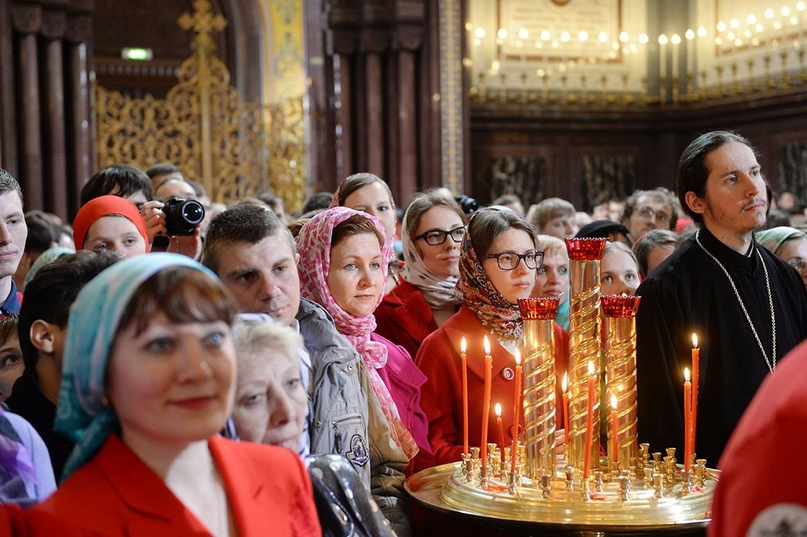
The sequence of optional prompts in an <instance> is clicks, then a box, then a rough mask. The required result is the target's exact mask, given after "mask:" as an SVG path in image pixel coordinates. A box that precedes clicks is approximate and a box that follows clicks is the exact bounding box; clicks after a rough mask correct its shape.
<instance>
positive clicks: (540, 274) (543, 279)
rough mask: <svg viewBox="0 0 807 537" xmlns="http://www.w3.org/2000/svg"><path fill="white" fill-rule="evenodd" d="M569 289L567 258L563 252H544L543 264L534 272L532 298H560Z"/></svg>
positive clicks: (553, 250)
mask: <svg viewBox="0 0 807 537" xmlns="http://www.w3.org/2000/svg"><path fill="white" fill-rule="evenodd" d="M568 288H569V257H568V256H567V255H566V252H565V251H561V250H556V249H552V250H545V251H544V262H543V263H542V264H541V266H540V267H538V269H537V270H536V275H535V287H534V288H533V291H532V296H534V297H542V296H552V297H554V296H560V295H562V294H563V293H566V292H567V290H568Z"/></svg>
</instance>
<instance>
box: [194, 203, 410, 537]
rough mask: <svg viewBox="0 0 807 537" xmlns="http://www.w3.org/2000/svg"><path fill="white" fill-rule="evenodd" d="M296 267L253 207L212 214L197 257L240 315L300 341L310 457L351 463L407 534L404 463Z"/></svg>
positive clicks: (276, 230) (282, 238) (290, 242)
mask: <svg viewBox="0 0 807 537" xmlns="http://www.w3.org/2000/svg"><path fill="white" fill-rule="evenodd" d="M298 261H299V256H298V255H297V247H296V244H295V242H294V239H293V237H292V236H291V233H290V232H289V230H288V229H287V228H286V227H285V226H283V225H282V224H281V223H280V221H279V220H278V218H277V216H276V215H275V213H274V212H272V211H271V210H269V209H267V208H265V207H262V206H258V205H254V204H242V205H238V206H235V207H232V208H230V209H228V210H226V211H224V212H223V213H221V214H219V215H218V216H216V218H214V219H213V221H212V222H211V223H210V226H209V227H208V231H207V239H206V241H205V244H204V250H203V254H202V263H203V264H204V265H205V266H207V267H208V268H210V269H211V270H212V271H213V272H215V273H216V274H217V275H218V276H219V278H221V280H222V282H223V283H224V285H225V286H226V287H227V288H228V289H229V290H230V292H231V293H232V294H233V296H234V297H235V298H236V301H237V302H238V305H239V308H240V310H241V312H242V313H265V314H267V315H269V316H270V317H272V318H273V319H274V320H275V321H276V322H281V323H284V324H286V325H288V326H290V327H292V328H293V329H295V330H297V331H299V333H300V335H302V336H303V340H304V344H305V350H306V353H305V354H304V356H301V371H302V376H303V383H304V384H305V386H306V391H307V392H308V397H309V414H308V437H309V441H310V452H311V453H312V454H315V455H316V454H323V453H334V454H338V455H342V456H344V457H345V458H347V459H348V460H349V461H350V462H351V463H353V466H354V467H355V468H356V470H357V471H358V472H359V474H360V475H362V476H363V477H364V481H365V483H366V484H367V485H368V488H371V490H372V493H373V496H374V498H375V500H376V502H377V503H378V504H379V506H380V508H381V510H382V512H384V515H385V516H386V517H387V519H389V520H390V522H391V523H392V524H393V527H394V529H395V530H396V532H398V534H399V535H401V534H402V533H403V534H408V532H409V527H408V526H409V524H408V520H407V519H406V515H405V514H404V511H405V510H406V507H407V499H406V495H405V493H404V492H403V477H404V476H403V470H404V468H405V467H406V465H407V464H408V462H409V461H408V460H407V457H406V455H404V454H403V451H402V450H401V449H400V448H399V447H398V446H397V445H396V444H395V442H394V441H393V440H392V438H391V437H390V430H389V422H387V420H386V418H385V417H384V416H383V413H382V411H381V408H380V404H379V402H378V399H377V398H376V396H375V394H374V392H373V390H372V387H371V385H370V379H369V374H368V373H367V370H366V367H365V365H364V362H363V361H362V360H361V357H360V356H359V355H358V353H357V352H356V350H355V348H353V346H352V345H351V344H350V343H349V342H348V341H347V340H346V339H345V338H344V337H343V336H342V335H340V334H339V333H338V332H337V330H336V327H335V325H334V324H333V320H332V319H331V317H330V316H329V315H328V313H327V312H326V311H325V310H324V309H323V308H322V307H320V306H319V305H317V304H315V303H313V302H311V301H308V300H305V299H301V298H300V279H299V274H298V271H297V262H298ZM371 485H372V487H371Z"/></svg>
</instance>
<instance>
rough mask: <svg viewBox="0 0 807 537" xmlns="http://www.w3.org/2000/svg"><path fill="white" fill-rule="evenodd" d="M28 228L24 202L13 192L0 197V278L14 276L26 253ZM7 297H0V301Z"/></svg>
mask: <svg viewBox="0 0 807 537" xmlns="http://www.w3.org/2000/svg"><path fill="white" fill-rule="evenodd" d="M27 238H28V226H26V225H25V215H24V214H23V212H22V200H21V199H20V196H19V194H17V192H15V191H13V190H11V191H9V192H6V193H5V194H2V195H0V278H5V277H6V276H13V275H14V273H15V272H16V271H17V265H19V263H20V259H22V254H23V252H24V251H25V239H27ZM5 298H6V297H4V296H3V297H0V301H3V300H5Z"/></svg>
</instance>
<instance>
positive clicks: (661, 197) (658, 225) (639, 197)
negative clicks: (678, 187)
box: [622, 187, 678, 244]
mask: <svg viewBox="0 0 807 537" xmlns="http://www.w3.org/2000/svg"><path fill="white" fill-rule="evenodd" d="M677 221H678V210H677V207H676V203H675V197H674V196H673V193H672V192H670V191H669V190H667V189H666V188H664V187H659V188H655V189H653V190H636V191H634V192H633V194H631V196H630V197H629V198H628V199H627V201H626V202H625V209H624V212H623V213H622V223H623V224H624V225H625V227H627V228H628V231H629V232H630V240H631V244H633V243H635V242H636V241H637V240H639V238H640V237H641V236H642V235H644V234H645V233H647V232H648V231H650V230H651V229H672V230H674V229H675V224H676V222H677Z"/></svg>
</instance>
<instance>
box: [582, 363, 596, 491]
mask: <svg viewBox="0 0 807 537" xmlns="http://www.w3.org/2000/svg"><path fill="white" fill-rule="evenodd" d="M596 382H597V376H596V375H595V371H594V362H592V361H589V362H588V404H587V406H588V412H587V413H586V443H585V444H584V445H583V449H584V450H585V456H584V459H583V478H584V479H587V478H588V477H589V475H590V474H591V445H592V443H593V442H594V438H593V436H594V398H595V397H596V392H595V384H596Z"/></svg>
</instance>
